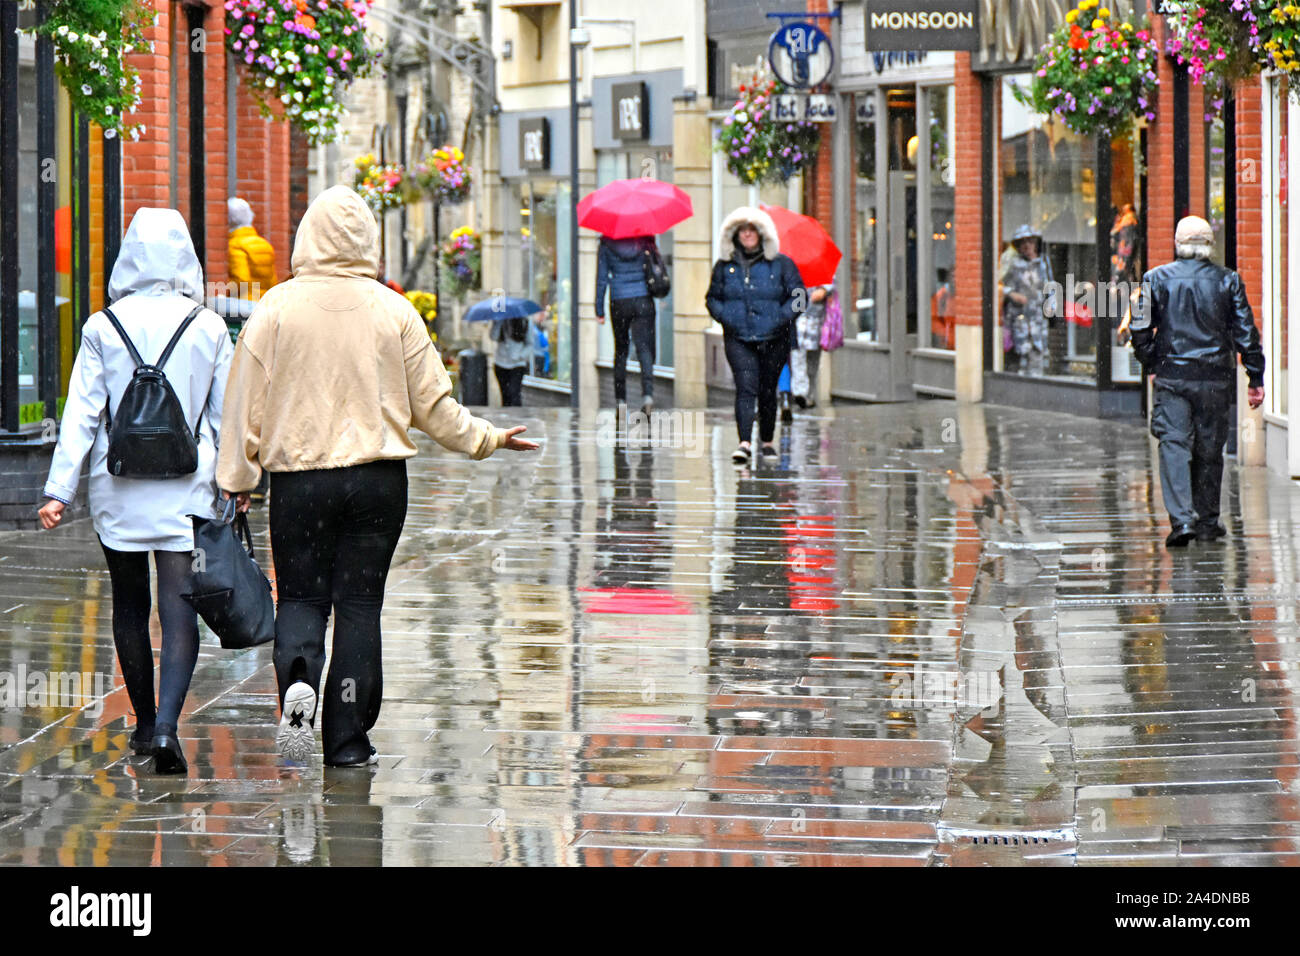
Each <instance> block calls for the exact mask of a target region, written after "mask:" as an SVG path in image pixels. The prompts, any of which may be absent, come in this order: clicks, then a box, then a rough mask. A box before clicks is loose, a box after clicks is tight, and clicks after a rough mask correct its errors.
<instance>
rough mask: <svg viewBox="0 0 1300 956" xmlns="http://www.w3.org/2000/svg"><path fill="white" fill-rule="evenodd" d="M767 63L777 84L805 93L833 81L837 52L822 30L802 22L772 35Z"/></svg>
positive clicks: (787, 25)
mask: <svg viewBox="0 0 1300 956" xmlns="http://www.w3.org/2000/svg"><path fill="white" fill-rule="evenodd" d="M767 60H768V63H770V64H771V65H772V72H773V73H775V74H776V78H777V79H778V80H780V81H781V82H782V83H784V84H785V85H786V86H788V87H791V88H792V89H798V90H806V89H809V88H811V87H814V86H819V85H820V84H822V83H825V82H826V80H827V79H829V78H830V75H831V70H832V69H834V67H835V51H834V49H833V48H832V47H831V38H830V37H828V36H827V35H826V32H825V31H824V30H822V28H821V27H819V26H816V25H815V24H812V23H805V22H804V21H802V20H799V21H795V22H793V23H786V24H783V25H782V26H781V29H779V30H777V31H776V32H775V33H773V34H772V39H771V41H770V42H769V43H768V46H767Z"/></svg>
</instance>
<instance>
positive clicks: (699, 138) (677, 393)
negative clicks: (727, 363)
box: [673, 97, 713, 408]
mask: <svg viewBox="0 0 1300 956" xmlns="http://www.w3.org/2000/svg"><path fill="white" fill-rule="evenodd" d="M708 110H709V99H708V98H707V97H697V98H696V99H695V100H691V101H688V100H686V99H682V98H679V99H676V100H674V101H673V180H674V182H675V184H676V186H677V187H678V188H679V189H681V190H683V191H684V192H685V193H686V194H687V195H688V196H690V197H691V203H692V204H693V205H694V207H695V215H694V216H692V217H691V218H690V219H687V220H686V221H685V222H683V223H680V224H678V226H677V227H676V228H675V229H674V230H673V312H674V314H673V366H674V374H675V376H676V379H675V381H674V385H673V404H674V405H675V406H676V407H678V408H704V407H706V406H707V405H708V393H707V389H706V387H705V374H704V373H705V356H706V350H705V347H704V332H705V330H706V329H708V328H709V326H710V324H711V323H712V321H713V320H712V319H710V318H709V313H708V311H707V310H706V309H705V307H704V296H705V293H706V292H707V291H708V288H709V277H710V274H711V273H712V269H713V235H712V232H713V226H712V216H711V215H710V210H711V209H712V203H713V135H712V131H711V129H710V127H709V114H708Z"/></svg>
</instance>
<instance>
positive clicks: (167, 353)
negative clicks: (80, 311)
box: [104, 305, 203, 368]
mask: <svg viewBox="0 0 1300 956" xmlns="http://www.w3.org/2000/svg"><path fill="white" fill-rule="evenodd" d="M104 311H108V310H107V309H105V310H104ZM202 311H203V306H201V305H196V306H195V307H194V308H193V309H191V310H190V314H189V315H187V316H185V321H184V322H182V323H181V324H180V326H179V327H178V328H177V329H176V332H175V333H174V334H173V335H172V338H171V341H170V342H168V343H167V347H166V348H165V349H163V354H162V356H161V357H160V358H159V359H158V364H157V365H156V366H154V367H155V368H162V367H163V366H164V365H166V364H167V360H168V359H169V358H171V357H172V350H173V349H175V348H176V343H177V342H179V341H180V340H181V336H182V335H184V334H185V330H186V329H188V328H189V327H190V323H191V322H193V321H194V320H195V319H196V318H197V317H198V314H199V313H200V312H202ZM131 351H133V352H134V351H135V350H134V349H132V350H131Z"/></svg>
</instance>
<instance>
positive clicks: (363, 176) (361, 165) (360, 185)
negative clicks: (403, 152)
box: [352, 153, 407, 216]
mask: <svg viewBox="0 0 1300 956" xmlns="http://www.w3.org/2000/svg"><path fill="white" fill-rule="evenodd" d="M352 188H353V189H355V190H356V191H357V192H358V193H360V194H361V198H362V199H364V200H365V201H366V205H367V206H369V207H370V209H371V211H373V212H374V214H375V215H376V216H380V215H382V214H383V213H385V212H387V211H388V210H389V209H397V208H398V207H400V206H403V205H405V204H406V198H407V196H406V170H405V169H404V168H403V167H402V166H401V164H400V163H388V164H386V165H380V163H379V161H378V160H377V159H375V154H374V153H367V154H366V155H364V156H358V157H357V158H356V159H355V160H354V161H353V174H352Z"/></svg>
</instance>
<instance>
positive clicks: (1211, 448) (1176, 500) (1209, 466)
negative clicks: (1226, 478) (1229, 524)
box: [1151, 378, 1233, 527]
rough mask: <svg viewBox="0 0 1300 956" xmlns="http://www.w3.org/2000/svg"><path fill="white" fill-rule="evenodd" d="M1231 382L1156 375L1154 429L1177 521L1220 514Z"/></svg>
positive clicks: (1210, 519)
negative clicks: (1159, 376)
mask: <svg viewBox="0 0 1300 956" xmlns="http://www.w3.org/2000/svg"><path fill="white" fill-rule="evenodd" d="M1232 389H1233V383H1232V382H1213V381H1205V382H1202V381H1187V380H1183V379H1169V378H1157V379H1156V385H1155V407H1154V408H1153V409H1152V412H1151V434H1152V435H1154V436H1155V437H1156V438H1158V439H1160V485H1161V488H1162V489H1163V491H1164V498H1165V509H1166V510H1167V511H1168V512H1169V522H1170V524H1171V525H1172V526H1173V527H1178V526H1180V525H1194V524H1198V523H1199V524H1201V525H1207V526H1208V525H1212V524H1214V523H1215V522H1216V521H1218V520H1219V500H1220V496H1221V489H1222V484H1223V446H1224V443H1225V442H1226V441H1227V439H1228V409H1229V406H1230V403H1231V399H1232Z"/></svg>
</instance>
